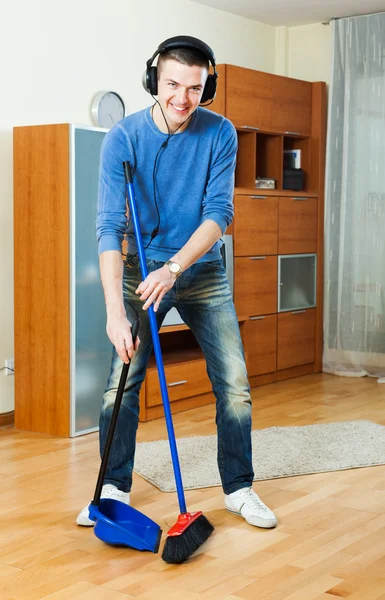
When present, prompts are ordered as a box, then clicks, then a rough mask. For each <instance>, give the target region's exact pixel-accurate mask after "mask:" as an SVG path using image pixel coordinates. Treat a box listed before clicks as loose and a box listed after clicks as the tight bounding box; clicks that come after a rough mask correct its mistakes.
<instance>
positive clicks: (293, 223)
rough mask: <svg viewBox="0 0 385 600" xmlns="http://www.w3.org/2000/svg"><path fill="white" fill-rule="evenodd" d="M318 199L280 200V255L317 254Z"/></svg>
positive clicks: (295, 198) (296, 197)
mask: <svg viewBox="0 0 385 600" xmlns="http://www.w3.org/2000/svg"><path fill="white" fill-rule="evenodd" d="M317 204H318V201H317V198H307V197H305V196H303V197H302V196H293V197H288V198H282V197H281V198H279V231H278V254H302V253H307V252H317V231H318V218H317V215H318V206H317Z"/></svg>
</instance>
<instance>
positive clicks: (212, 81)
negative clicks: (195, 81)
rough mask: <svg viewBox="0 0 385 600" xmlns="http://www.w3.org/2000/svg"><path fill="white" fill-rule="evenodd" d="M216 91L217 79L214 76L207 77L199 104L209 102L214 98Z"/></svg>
mask: <svg viewBox="0 0 385 600" xmlns="http://www.w3.org/2000/svg"><path fill="white" fill-rule="evenodd" d="M216 91H217V77H216V75H209V76H208V77H207V80H206V84H205V87H204V90H203V94H202V98H201V101H200V103H201V104H203V103H205V102H208V101H209V100H213V99H214V98H215V94H216Z"/></svg>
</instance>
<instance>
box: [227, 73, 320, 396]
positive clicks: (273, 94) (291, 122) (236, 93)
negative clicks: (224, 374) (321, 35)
mask: <svg viewBox="0 0 385 600" xmlns="http://www.w3.org/2000/svg"><path fill="white" fill-rule="evenodd" d="M220 77H221V79H222V83H221V87H220V89H219V92H218V93H219V97H218V95H217V98H216V100H215V103H216V104H217V106H218V107H220V112H221V114H223V115H224V116H226V117H227V118H228V119H230V120H231V121H232V122H233V124H234V125H235V127H236V129H237V134H238V156H237V167H236V172H235V184H236V190H235V199H234V224H233V234H234V256H235V259H234V265H235V269H234V299H235V306H236V310H237V313H238V315H245V316H247V317H248V320H247V321H246V322H245V325H244V332H245V333H244V335H245V351H246V355H247V357H248V371H249V376H250V377H251V378H252V385H258V384H259V382H261V383H266V382H268V381H275V380H279V379H282V378H287V377H291V376H296V375H298V374H303V373H305V372H306V373H308V372H312V371H316V372H317V371H320V370H321V365H322V296H323V272H322V264H323V257H322V254H323V203H324V168H325V141H326V86H325V83H323V82H315V83H312V82H307V81H300V80H295V79H291V78H288V77H281V76H278V75H273V74H268V73H262V72H258V71H252V70H251V69H243V68H241V67H235V66H233V65H221V66H220ZM223 96H224V97H223ZM290 150H299V151H300V155H301V165H300V167H301V169H302V171H303V176H304V178H303V185H302V189H301V190H300V191H298V190H295V191H294V190H293V191H291V190H289V189H286V188H287V187H288V186H289V185H293V186H294V185H295V184H294V183H291V184H290V183H288V182H287V181H285V182H284V156H286V157H287V154H286V155H285V151H290ZM285 168H286V167H285ZM259 178H267V179H273V180H274V188H272V189H262V188H257V179H259ZM297 255H308V257H309V258H308V259H307V256H298V257H297ZM278 257H282V258H280V260H279V261H278ZM284 257H285V258H284ZM283 260H285V261H286V262H285V263H283V262H282V261H283ZM306 260H313V261H315V262H314V264H315V265H317V272H316V273H315V271H314V269H313V271H312V273H311V276H312V278H311V281H310V277H309V278H308V277H307V275H306V273H305V275H304V274H303V273H304V271H303V267H304V264H305V262H306ZM290 261H291V262H290ZM296 261H304V262H301V263H299V262H298V264H300V265H301V268H299V269H298V273H297V272H294V273H293V278H292V277H291V276H290V272H289V271H290V269H288V265H289V263H290V265H291V266H292V267H293V268H294V267H296V265H297V263H296ZM278 262H279V264H280V265H281V267H282V265H283V264H285V272H283V270H282V273H281V277H282V281H283V283H282V285H284V286H285V297H283V293H282V291H281V293H280V296H279V297H280V298H281V300H284V302H282V303H280V305H279V307H278V302H277V299H278V291H277V283H278V276H277V265H278ZM309 264H310V263H309ZM290 265H289V266H290ZM306 265H308V263H306ZM297 266H298V265H297ZM288 272H289V276H288ZM314 278H316V280H315V279H314ZM304 281H305V283H304ZM313 283H314V284H315V285H314V286H313ZM302 286H303V288H304V289H302ZM290 287H292V288H293V294H292V296H291V295H290V294H291V290H290ZM280 289H281V286H280ZM282 289H283V288H282ZM315 291H316V294H315ZM310 292H311V293H310ZM310 296H311V298H312V302H310V300H309V298H310ZM308 297H309V298H308ZM313 298H316V300H314V303H313ZM301 299H302V300H303V302H300V300H301ZM297 300H298V304H297V303H296V301H297ZM305 300H306V302H307V303H306V302H305ZM314 304H315V305H316V308H314V309H313V308H309V307H312V306H314ZM291 305H293V306H294V305H295V308H296V310H295V309H294V308H293V309H290V310H291V311H292V312H284V311H286V310H289V308H290V306H291ZM299 307H300V308H301V309H302V308H304V309H305V310H297V308H299Z"/></svg>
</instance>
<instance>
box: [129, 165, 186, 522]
mask: <svg viewBox="0 0 385 600" xmlns="http://www.w3.org/2000/svg"><path fill="white" fill-rule="evenodd" d="M123 169H124V176H125V180H126V189H127V196H128V203H129V208H130V216H131V218H132V222H133V224H134V232H135V238H136V244H137V247H138V254H139V263H140V270H141V272H142V279H143V281H144V280H145V279H146V277H147V275H148V271H147V264H146V256H145V253H144V247H143V239H142V233H141V230H140V222H139V217H138V212H137V210H136V201H135V192H134V184H133V183H132V172H131V165H130V163H129V161H126V162H124V163H123ZM148 317H149V320H150V328H151V335H152V342H153V345H154V354H155V360H156V366H157V369H158V376H159V383H160V391H161V395H162V402H163V408H164V415H165V417H166V426H167V433H168V440H169V444H170V451H171V459H172V464H173V468H174V477H175V483H176V490H177V494H178V502H179V508H180V512H181V513H186V512H187V508H186V500H185V497H184V490H183V483H182V474H181V470H180V464H179V458H178V450H177V447H176V441H175V432H174V425H173V421H172V415H171V407H170V399H169V397H168V390H167V382H166V376H165V373H164V364H163V357H162V350H161V347H160V341H159V333H158V326H157V323H156V317H155V311H154V307H153V306H152V305H151V306H150V307H149V308H148Z"/></svg>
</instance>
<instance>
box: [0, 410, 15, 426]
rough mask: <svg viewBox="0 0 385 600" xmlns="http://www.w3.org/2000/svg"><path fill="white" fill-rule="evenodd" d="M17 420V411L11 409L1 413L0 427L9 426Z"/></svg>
mask: <svg viewBox="0 0 385 600" xmlns="http://www.w3.org/2000/svg"><path fill="white" fill-rule="evenodd" d="M14 421H15V411H14V410H11V411H10V412H7V413H3V414H1V415H0V427H9V425H13V424H14Z"/></svg>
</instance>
